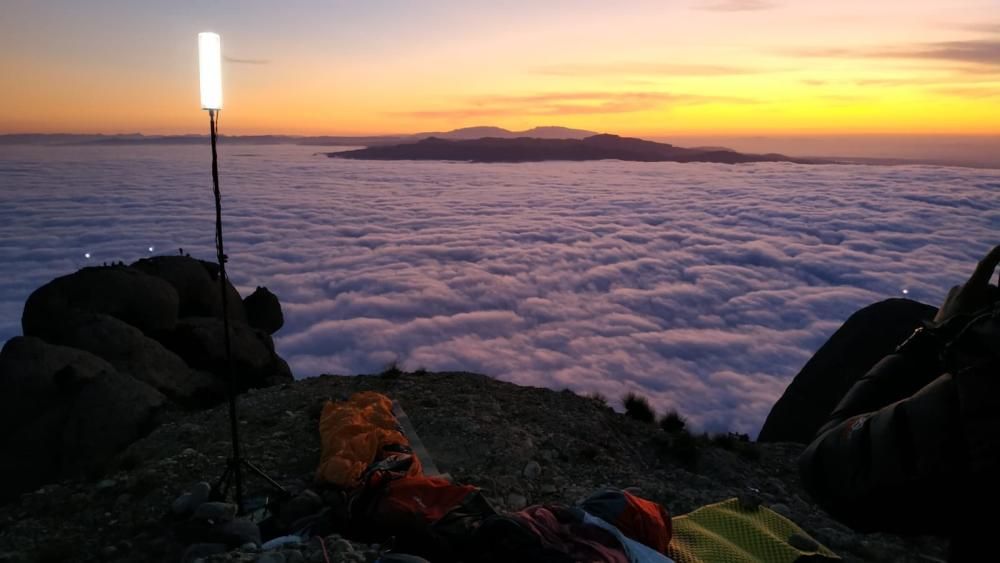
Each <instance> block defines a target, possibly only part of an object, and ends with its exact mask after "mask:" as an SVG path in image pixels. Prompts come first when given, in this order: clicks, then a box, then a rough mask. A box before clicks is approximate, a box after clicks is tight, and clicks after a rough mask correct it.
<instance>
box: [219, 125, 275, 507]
mask: <svg viewBox="0 0 1000 563" xmlns="http://www.w3.org/2000/svg"><path fill="white" fill-rule="evenodd" d="M208 121H209V127H210V129H211V136H212V185H213V187H214V193H215V250H216V257H217V258H218V261H219V289H220V291H221V295H222V330H223V332H224V337H223V341H224V342H225V347H226V380H227V381H226V394H227V395H228V398H229V431H230V434H231V438H232V443H233V455H232V457H230V458H229V459H228V460H227V461H226V469H225V471H223V472H222V476H221V477H219V482H218V483H217V484H216V486H215V489H214V491H213V493H214V494H215V495H216V496H217V497H218V498H220V499H222V500H224V499H225V498H226V495H227V494H228V493H229V485H230V484H233V485H234V488H235V500H236V507H237V512H238V513H239V514H243V513H244V502H243V500H244V499H243V470H244V469H246V470H247V471H249V472H250V473H252V474H254V475H257V476H258V477H260V478H261V479H263V480H264V481H266V482H267V483H268V484H269V485H271V486H272V487H274V488H275V489H277V490H278V491H279V493H280V494H282V495H287V494H288V492H287V491H286V490H285V489H284V487H282V486H281V485H280V484H278V482H277V481H275V480H274V479H272V478H271V477H269V476H268V475H267V474H265V473H264V472H263V471H261V469H260V468H259V467H257V466H256V465H254V464H253V463H251V462H250V461H249V460H248V459H246V458H244V457H243V456H242V454H241V453H240V425H239V420H237V416H236V393H237V390H236V371H235V370H234V369H233V350H232V344H231V342H230V337H229V299H228V296H227V291H226V289H227V288H226V281H227V279H228V278H227V277H226V261H227V260H228V257H227V256H226V253H225V250H224V246H223V243H222V193H221V192H220V191H219V154H218V152H217V151H216V137H217V129H218V110H214V109H210V110H208Z"/></svg>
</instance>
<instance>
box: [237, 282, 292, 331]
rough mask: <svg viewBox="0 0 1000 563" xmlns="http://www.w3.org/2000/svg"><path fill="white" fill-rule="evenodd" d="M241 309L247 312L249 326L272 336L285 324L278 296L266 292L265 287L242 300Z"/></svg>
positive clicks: (259, 288)
mask: <svg viewBox="0 0 1000 563" xmlns="http://www.w3.org/2000/svg"><path fill="white" fill-rule="evenodd" d="M243 308H244V309H246V312H247V322H248V323H249V324H250V326H252V327H254V328H256V329H259V330H263V331H264V332H266V333H268V334H274V333H276V332H278V331H279V330H281V327H282V326H284V324H285V315H283V314H282V313H281V303H280V302H279V301H278V296H277V295H275V294H273V293H271V292H270V291H268V289H267V288H266V287H258V288H257V289H256V290H254V292H253V293H251V294H250V295H249V296H247V298H246V299H244V300H243Z"/></svg>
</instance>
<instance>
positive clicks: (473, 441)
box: [0, 370, 945, 563]
mask: <svg viewBox="0 0 1000 563" xmlns="http://www.w3.org/2000/svg"><path fill="white" fill-rule="evenodd" d="M362 390H376V391H380V392H382V393H385V394H387V395H389V396H390V397H392V398H394V399H396V400H398V401H399V402H400V404H401V405H402V406H403V408H404V409H405V410H406V411H407V414H408V415H409V418H410V419H411V421H412V422H413V424H414V426H415V428H416V431H417V432H418V433H419V435H420V437H421V439H422V440H423V442H424V444H425V445H426V447H427V449H428V451H429V452H430V454H431V455H432V456H433V458H434V460H435V462H436V463H437V465H438V467H439V468H440V469H441V470H442V471H445V472H448V473H450V474H451V475H452V476H453V478H454V479H455V480H456V481H457V482H461V483H470V484H473V485H477V486H479V487H481V488H482V489H483V491H484V492H485V494H486V495H487V497H488V498H489V499H490V500H491V501H492V502H493V503H494V504H495V506H496V507H498V508H501V509H507V510H516V509H519V508H522V507H524V506H525V505H526V504H533V503H546V502H568V503H571V502H574V501H576V500H577V499H578V498H580V497H583V496H584V495H586V494H587V493H589V492H590V491H592V490H593V489H595V488H598V487H601V486H606V485H610V486H616V487H638V488H639V489H641V491H642V494H643V495H644V496H648V497H649V498H651V499H653V500H656V501H658V502H660V503H662V504H663V505H664V506H666V507H668V508H669V509H670V511H671V512H672V513H673V514H681V513H684V512H687V511H690V510H692V509H694V508H697V507H699V506H701V505H704V504H707V503H711V502H715V501H719V500H723V499H726V498H731V497H734V496H745V495H751V496H755V497H757V498H759V500H760V501H761V502H763V503H764V504H766V505H768V506H770V507H771V508H772V509H774V510H775V511H777V512H779V513H782V514H784V515H786V516H787V517H789V518H791V519H792V520H793V521H795V522H796V523H798V524H799V525H800V526H802V527H803V528H804V529H805V530H806V531H807V532H808V533H810V534H811V535H813V536H814V537H815V538H816V539H818V540H820V541H821V542H823V543H825V544H826V545H827V546H829V547H830V548H831V549H833V550H834V551H836V552H837V553H838V554H839V555H841V556H842V557H844V558H845V560H847V561H936V560H943V556H944V553H945V543H944V542H943V541H941V540H938V539H934V538H908V539H906V538H900V537H896V536H889V535H881V534H872V535H862V534H857V533H854V532H853V531H851V530H850V529H848V528H846V527H844V526H842V525H840V524H838V523H837V522H835V521H834V520H832V519H831V518H830V517H828V516H827V515H826V514H825V513H823V512H822V511H821V510H820V509H818V508H817V507H816V506H815V505H814V504H813V503H812V502H811V501H810V500H809V498H808V496H807V495H806V493H805V492H804V491H803V489H802V487H801V485H800V483H799V479H798V475H797V470H796V458H797V456H798V454H799V453H800V451H801V449H802V446H801V445H799V444H791V443H770V444H755V443H750V442H743V441H740V440H739V439H737V438H734V437H731V436H730V437H721V438H720V437H716V439H714V440H713V439H709V438H708V437H700V436H691V435H690V434H686V433H684V432H683V431H680V432H674V433H667V432H666V431H664V430H663V429H661V428H660V427H659V426H657V425H655V424H650V423H648V422H641V421H638V420H635V419H633V418H630V417H628V416H626V415H624V414H620V413H618V412H616V411H615V410H613V409H612V408H610V407H609V406H608V405H607V404H606V403H605V402H604V401H602V400H601V399H600V398H590V397H582V396H578V395H575V394H574V393H572V392H569V391H561V392H559V391H553V390H548V389H540V388H533V387H521V386H517V385H513V384H510V383H504V382H501V381H497V380H495V379H491V378H488V377H485V376H481V375H475V374H468V373H400V372H398V371H395V370H393V371H388V372H386V373H384V374H381V375H371V376H355V377H344V376H322V377H318V378H311V379H305V380H301V381H296V382H292V383H286V384H282V385H277V386H272V387H268V388H263V389H251V390H249V391H248V392H247V393H246V394H244V395H242V396H241V398H240V406H239V425H240V428H241V430H242V434H243V442H244V446H245V451H246V454H247V455H248V456H249V457H250V458H251V459H252V460H253V461H254V462H255V463H256V464H258V465H259V466H260V467H261V468H262V469H263V470H264V471H266V472H267V473H268V474H269V475H271V476H272V477H274V478H275V479H277V480H278V481H279V482H281V483H282V484H283V485H284V486H286V487H287V488H289V489H290V490H291V491H292V492H298V491H302V490H304V489H306V488H307V487H309V486H310V485H311V484H312V477H313V473H314V471H315V469H316V465H317V463H318V459H319V437H318V430H317V421H318V416H319V407H320V405H321V403H322V401H324V400H325V399H327V398H342V397H346V396H348V395H349V394H351V393H353V392H356V391H362ZM227 416H228V415H227V411H226V409H225V408H224V407H222V406H219V407H215V408H212V409H209V410H205V411H200V412H190V411H182V410H171V411H168V412H167V413H166V414H165V417H164V419H163V421H162V424H160V425H159V426H158V427H157V428H155V429H154V430H153V431H152V432H151V433H149V434H148V435H147V436H145V437H143V438H141V439H139V440H138V441H136V442H134V443H132V444H131V445H130V446H128V447H127V448H126V449H125V450H124V451H122V452H121V453H119V454H117V455H116V456H115V457H114V458H113V461H112V462H111V463H109V464H106V466H105V467H103V468H101V469H102V470H101V471H100V472H95V473H92V474H89V475H86V476H83V477H81V478H78V479H74V480H66V481H62V482H59V483H57V484H48V485H45V486H43V487H41V488H39V489H37V490H35V491H33V492H29V493H25V494H22V495H20V496H19V497H17V498H16V499H14V500H13V501H11V502H9V503H8V504H6V505H3V506H0V562H21V561H25V562H27V561H181V560H185V559H186V560H188V561H194V560H198V559H200V560H203V561H263V562H271V563H274V562H281V561H284V562H302V561H309V562H312V561H316V562H320V561H323V560H324V555H323V549H324V546H321V545H320V541H319V540H318V539H310V540H305V541H303V542H302V543H293V544H289V545H285V546H283V547H282V548H280V549H277V550H274V551H268V552H260V551H259V548H258V547H256V546H254V545H252V544H247V545H244V546H243V547H238V546H237V545H235V543H236V542H238V541H241V540H240V539H238V538H237V539H233V540H232V541H230V542H229V543H230V545H229V546H227V545H226V544H225V543H224V542H216V543H201V544H198V545H197V546H196V547H195V548H190V547H188V544H189V543H190V542H189V541H187V540H185V539H184V538H183V537H182V536H183V534H182V530H183V526H182V525H181V524H182V522H183V521H181V520H179V519H178V517H177V516H174V515H173V513H172V512H171V505H172V504H173V503H175V502H176V499H177V498H178V496H179V495H181V494H182V493H184V492H185V491H190V490H192V489H197V486H196V484H197V483H199V482H202V481H209V482H213V481H214V480H215V478H216V477H217V476H218V475H219V473H220V472H221V471H222V469H223V467H224V463H225V460H226V458H227V456H228V454H229V450H230V444H229V435H228V419H227ZM266 492H267V488H266V487H265V486H263V483H261V482H259V481H253V480H250V484H249V493H250V494H251V495H256V494H263V493H266ZM216 508H219V509H220V510H221V511H222V512H225V507H221V508H220V507H218V506H212V507H209V508H208V509H203V512H204V511H206V510H209V509H212V510H214V509H216ZM323 544H324V545H325V549H326V551H327V553H328V556H329V558H330V560H331V561H341V562H361V561H373V560H375V558H376V557H377V556H378V553H379V550H380V546H378V545H368V544H360V543H356V542H352V541H350V540H349V539H345V538H341V537H339V536H335V535H334V536H327V537H326V538H325V540H324V542H323ZM185 550H188V551H187V553H186V554H185ZM227 550H229V551H227Z"/></svg>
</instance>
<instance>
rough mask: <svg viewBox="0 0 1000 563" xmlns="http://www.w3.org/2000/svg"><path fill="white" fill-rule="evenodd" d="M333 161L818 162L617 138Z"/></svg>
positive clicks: (373, 151) (379, 150)
mask: <svg viewBox="0 0 1000 563" xmlns="http://www.w3.org/2000/svg"><path fill="white" fill-rule="evenodd" d="M327 156H330V157H333V158H351V159H360V160H459V161H469V162H540V161H546V160H607V159H614V160H629V161H638V162H664V161H671V162H718V163H724V164H738V163H744V162H795V163H799V164H817V163H821V161H818V160H807V159H796V158H789V157H787V156H783V155H780V154H763V155H760V154H743V153H738V152H734V151H728V150H701V149H686V148H681V147H675V146H673V145H669V144H666V143H655V142H653V141H646V140H643V139H635V138H628V137H619V136H617V135H594V136H591V137H587V138H585V139H533V138H517V139H501V138H493V137H488V138H482V139H475V140H457V141H450V140H445V139H440V138H437V137H431V138H428V139H424V140H422V141H419V142H416V143H408V144H402V145H386V146H378V147H368V148H365V149H359V150H353V151H343V152H334V153H327Z"/></svg>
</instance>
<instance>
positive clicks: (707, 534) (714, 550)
mask: <svg viewBox="0 0 1000 563" xmlns="http://www.w3.org/2000/svg"><path fill="white" fill-rule="evenodd" d="M673 531H674V535H673V540H672V541H671V542H670V547H669V549H668V550H667V555H669V556H670V557H671V558H672V559H673V560H674V561H676V562H677V563H747V562H753V561H765V562H768V563H772V562H773V563H795V562H799V563H801V562H803V561H810V562H818V561H839V560H840V557H838V556H837V555H836V554H835V553H834V552H832V551H830V550H829V549H828V548H827V547H825V546H823V545H821V544H820V543H819V542H817V541H816V540H814V539H813V538H812V537H810V536H809V534H807V533H805V532H804V531H803V530H802V529H801V528H799V527H798V526H796V525H795V524H794V523H793V522H792V521H791V520H789V519H787V518H785V517H784V516H781V515H780V514H778V513H777V512H774V511H773V510H770V509H768V508H766V507H763V506H759V507H756V508H744V507H743V506H742V505H741V504H740V501H739V500H738V499H735V498H733V499H729V500H727V501H723V502H719V503H716V504H710V505H708V506H703V507H701V508H699V509H697V510H695V511H693V512H689V513H688V514H685V515H684V516H678V517H676V518H674V519H673Z"/></svg>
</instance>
